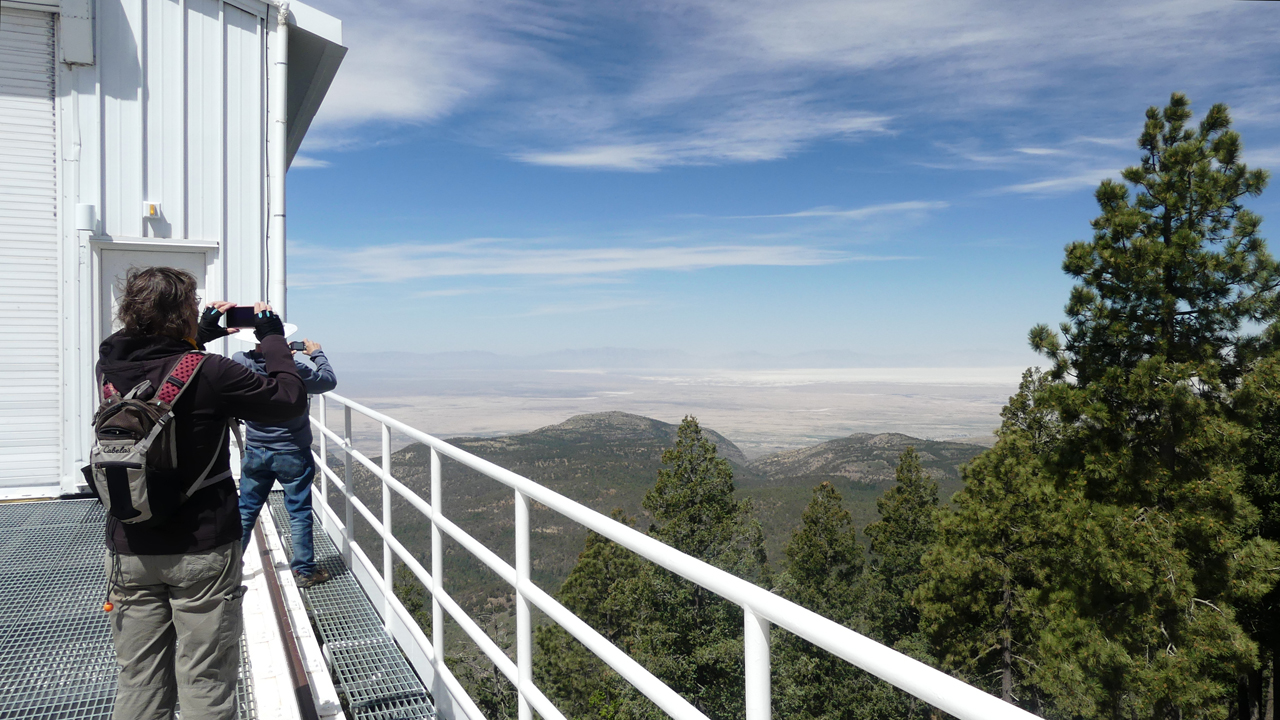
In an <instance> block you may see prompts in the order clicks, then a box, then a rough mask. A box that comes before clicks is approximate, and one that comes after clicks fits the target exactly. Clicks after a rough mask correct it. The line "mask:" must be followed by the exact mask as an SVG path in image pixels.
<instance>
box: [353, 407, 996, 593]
mask: <svg viewBox="0 0 1280 720" xmlns="http://www.w3.org/2000/svg"><path fill="white" fill-rule="evenodd" d="M676 429H677V426H676V425H673V424H671V423H665V422H661V421H659V420H654V419H652V418H647V417H642V416H639V415H631V414H628V413H622V412H608V413H596V414H590V415H578V416H575V417H572V418H569V419H568V420H566V421H565V422H562V423H559V424H557V425H551V426H548V427H544V428H540V429H538V430H534V431H532V432H528V433H522V434H518V435H508V436H503V437H496V438H473V437H461V438H452V439H450V440H449V442H450V443H451V444H453V445H455V446H457V447H460V448H462V449H464V450H467V451H469V452H471V453H473V454H475V455H477V456H479V457H482V458H484V459H486V460H489V461H491V462H494V463H496V464H498V465H500V466H502V467H505V468H507V469H509V470H512V471H514V472H516V473H518V474H520V475H524V476H525V477H528V478H530V479H532V480H534V481H536V482H538V483H541V484H543V485H545V486H546V487H548V488H550V489H552V490H554V491H556V492H558V493H560V494H562V495H565V496H567V497H570V498H572V499H574V500H576V501H578V502H580V503H582V504H584V505H586V506H588V507H590V508H592V509H594V510H597V511H599V512H602V513H605V514H608V513H610V512H611V511H613V510H614V509H615V508H620V509H622V511H623V512H624V513H626V514H627V515H629V516H630V517H632V518H634V519H635V526H636V527H637V528H638V529H644V528H647V527H648V525H649V524H650V522H651V521H652V519H651V518H650V517H648V515H647V513H646V512H645V511H644V509H643V508H642V507H641V501H642V500H643V498H644V495H645V493H646V492H647V491H648V490H649V488H651V487H652V486H653V483H654V481H655V480H656V479H657V475H658V470H659V469H660V468H661V467H662V452H663V451H664V450H666V449H668V448H670V447H671V446H672V445H673V444H674V443H675V438H676ZM703 432H704V433H705V434H706V436H707V437H708V439H710V440H711V441H712V442H714V443H715V444H716V447H717V450H718V452H719V454H720V455H721V456H722V457H725V458H726V459H728V460H729V462H730V464H731V465H732V466H733V470H734V480H735V484H736V485H737V487H738V492H739V494H740V495H741V496H743V497H750V498H751V499H752V501H753V503H754V506H755V513H756V517H757V518H759V520H760V522H761V524H762V525H763V526H764V529H765V535H766V550H767V552H768V555H769V560H770V562H771V564H774V565H775V566H776V565H777V563H778V562H779V561H780V560H781V559H782V557H783V552H782V550H783V547H784V546H785V544H786V542H787V541H788V540H789V539H790V537H791V534H792V532H793V531H794V530H795V528H796V527H797V526H798V525H799V523H800V516H801V513H802V512H803V511H804V508H805V506H806V505H807V504H808V502H809V499H810V496H811V493H812V490H813V488H814V487H815V486H816V485H818V484H820V483H822V482H823V481H831V482H833V483H834V484H835V485H836V487H837V488H838V489H839V490H840V492H841V493H842V494H843V495H844V498H845V505H846V507H847V508H848V509H849V511H850V512H851V513H852V514H853V517H854V522H855V524H856V526H857V527H858V530H859V531H861V530H862V529H863V528H865V527H866V525H867V524H868V523H870V522H872V521H874V520H875V519H876V509H875V500H876V498H877V497H878V496H879V495H880V493H882V492H883V491H884V489H885V488H886V487H888V486H889V485H890V484H891V483H892V482H893V474H894V468H895V467H896V465H897V459H898V455H899V454H900V453H901V452H902V451H903V450H905V449H906V448H907V447H908V446H914V447H915V448H916V450H917V451H918V452H919V453H920V454H921V457H922V459H923V460H924V465H925V467H926V469H927V470H928V471H929V473H930V474H931V475H932V476H934V477H935V478H937V479H938V480H939V484H940V489H941V491H942V492H941V496H942V499H943V500H944V501H945V500H946V499H947V498H949V497H950V495H951V493H952V492H954V491H955V490H956V489H958V488H959V483H960V476H959V472H958V470H957V468H958V466H959V465H960V464H961V463H963V462H965V461H967V460H969V459H970V458H972V457H974V456H975V455H977V454H978V453H979V452H981V451H982V450H983V449H982V448H980V447H977V446H974V445H967V444H964V443H954V442H935V441H929V440H920V439H917V438H911V437H908V436H906V435H897V434H882V435H868V434H859V435H853V436H851V437H848V438H842V439H839V440H833V441H830V442H826V443H822V444H821V445H817V446H814V447H811V448H805V449H802V450H794V451H789V452H783V453H777V454H774V455H769V456H766V457H763V458H759V459H757V460H756V461H754V462H750V463H748V462H747V460H746V458H745V456H744V455H743V454H742V451H741V450H740V449H739V448H738V447H737V446H736V445H734V444H733V442H731V441H730V440H729V439H727V438H725V437H724V436H722V435H720V434H719V433H717V432H715V431H714V430H712V429H710V428H705V427H704V428H703ZM391 464H392V473H393V475H395V477H397V478H398V479H400V480H401V481H402V482H404V483H405V484H406V485H408V486H409V487H411V488H413V489H414V490H415V491H417V492H418V493H419V494H420V495H421V496H422V497H424V498H427V497H429V490H430V451H429V450H427V448H425V447H424V446H422V445H418V444H414V445H409V446H407V447H405V448H404V449H402V450H400V451H398V452H396V453H394V454H393V455H392V463H391ZM442 472H443V475H442V477H443V488H444V496H443V498H442V502H443V504H444V508H445V512H446V514H447V515H448V517H449V518H450V519H452V520H453V521H454V522H455V523H456V524H458V525H459V526H460V527H461V528H463V529H464V530H466V531H467V532H468V533H470V534H471V535H472V536H473V537H475V538H476V539H477V540H479V541H480V542H482V543H484V544H485V545H486V546H487V547H488V548H490V549H491V550H493V551H494V552H496V553H497V554H498V555H499V556H500V557H503V558H504V559H506V560H507V561H508V562H513V560H514V558H513V552H514V507H513V503H514V500H513V492H512V491H511V490H510V489H509V488H507V487H506V486H504V485H502V484H500V483H498V482H496V481H494V480H490V479H489V478H486V477H484V476H482V475H480V474H479V473H476V472H474V471H472V470H470V469H468V468H466V467H465V466H462V465H460V464H458V463H456V462H454V461H452V460H449V459H447V458H445V459H444V460H443V461H442ZM355 485H356V488H357V493H358V495H359V497H360V498H361V500H362V501H364V502H365V503H366V504H367V505H368V506H369V507H371V508H378V507H380V506H381V497H380V486H379V483H377V482H376V479H375V478H374V477H373V476H372V475H371V474H369V473H366V472H362V471H357V473H356V483H355ZM393 508H394V513H393V527H394V528H395V532H396V536H397V537H398V538H399V539H400V540H401V542H403V543H404V544H405V546H406V547H408V548H410V549H411V550H413V551H414V552H415V554H416V555H418V556H419V559H420V560H422V561H423V562H424V564H426V559H427V553H428V551H429V548H430V545H431V543H430V526H429V525H428V523H427V522H426V521H425V520H424V519H421V516H420V515H419V514H418V513H417V512H416V511H415V510H413V509H412V508H411V507H409V505H408V503H406V502H404V501H401V500H399V498H398V496H396V500H395V502H394V503H393ZM340 512H341V511H340ZM531 522H532V528H533V537H532V540H531V543H532V555H533V559H534V562H533V575H534V580H535V582H537V583H538V584H539V585H540V586H542V587H543V588H545V589H547V590H548V591H551V592H554V591H555V590H556V589H558V588H559V586H560V583H561V582H563V581H564V578H565V577H566V576H567V575H568V573H569V570H570V569H572V567H573V565H574V563H575V562H576V561H577V556H578V553H579V552H581V551H582V545H583V541H584V540H585V537H586V531H585V530H584V529H583V528H582V527H580V526H579V525H577V524H576V523H573V522H571V521H568V520H566V519H565V518H563V517H562V516H560V515H559V514H558V513H555V512H552V511H551V510H549V509H547V508H544V507H541V506H538V505H536V504H535V505H534V507H533V509H532V512H531ZM362 525H363V521H362V520H357V531H358V534H359V536H361V537H362V538H363V542H362V543H361V544H362V545H363V546H364V547H365V548H366V550H367V551H369V552H370V555H371V556H372V557H377V556H378V553H380V552H381V548H380V547H379V545H378V543H377V542H376V540H375V539H374V537H373V536H372V533H371V532H369V531H368V530H367V529H365V530H363V531H360V529H361V527H362ZM445 587H446V589H447V590H448V591H449V592H450V594H451V595H453V596H454V598H455V599H456V600H457V601H458V602H459V603H461V604H462V605H463V606H464V607H468V608H470V609H472V610H480V609H482V608H483V607H484V606H485V605H486V604H489V605H494V604H496V605H498V606H505V603H506V597H507V595H508V593H509V589H508V588H507V587H506V585H505V583H503V582H502V581H501V580H500V579H498V578H497V577H496V576H495V575H493V573H492V572H490V571H489V570H488V569H487V568H485V567H483V566H482V565H480V564H479V563H478V562H476V561H474V560H472V559H471V558H470V557H469V556H468V555H467V554H466V553H465V552H463V551H462V550H461V549H460V548H458V547H457V546H456V545H453V544H452V542H450V541H446V557H445Z"/></svg>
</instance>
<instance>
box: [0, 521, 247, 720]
mask: <svg viewBox="0 0 1280 720" xmlns="http://www.w3.org/2000/svg"><path fill="white" fill-rule="evenodd" d="M104 518H105V516H104V514H103V510H102V505H100V504H99V503H98V501H97V500H56V501H49V502H22V503H3V504H0V598H4V602H3V603H0V689H2V692H0V719H3V720H9V719H11V718H12V719H15V720H16V719H17V718H24V719H26V718H30V719H33V720H34V719H35V718H40V719H42V720H44V719H48V720H64V719H65V720H73V719H74V720H93V719H96V718H110V717H111V709H112V707H113V705H114V704H115V699H116V662H115V651H114V649H113V648H112V645H111V629H110V628H109V627H108V625H107V614H106V613H104V612H103V611H102V603H103V601H104V600H105V597H106V578H105V576H104V574H103V552H104V544H103V525H104V521H105V520H104ZM248 678H249V657H248V654H247V652H246V648H245V644H244V642H243V641H242V642H241V643H240V684H239V686H238V687H237V688H236V701H237V706H238V709H239V711H240V712H239V716H240V717H241V718H243V719H245V720H249V719H250V718H253V717H254V713H253V704H254V703H253V692H252V688H251V687H249V680H248Z"/></svg>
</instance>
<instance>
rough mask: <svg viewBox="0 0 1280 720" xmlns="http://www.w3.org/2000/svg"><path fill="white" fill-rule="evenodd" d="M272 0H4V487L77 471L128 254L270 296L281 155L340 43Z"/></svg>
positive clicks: (45, 486)
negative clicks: (95, 376) (95, 374)
mask: <svg viewBox="0 0 1280 720" xmlns="http://www.w3.org/2000/svg"><path fill="white" fill-rule="evenodd" d="M283 7H284V8H285V10H284V13H283V14H284V15H285V16H286V17H287V20H288V25H287V28H282V27H281V26H280V25H279V23H278V18H279V17H280V15H281V10H280V6H279V5H276V4H270V5H269V4H267V3H265V2H261V1H260V0H0V498H16V497H41V496H44V497H48V496H55V495H58V494H60V493H66V492H73V491H75V490H76V489H77V487H78V486H81V485H82V484H83V480H82V478H81V477H80V475H79V470H78V468H79V467H80V466H81V465H83V464H84V463H85V456H86V455H87V452H88V447H89V442H90V441H89V438H88V434H89V430H90V428H89V420H90V417H91V416H92V413H93V410H94V409H95V407H96V399H95V394H94V388H93V382H92V367H93V363H94V361H95V359H96V356H97V350H96V348H97V345H98V342H99V341H100V340H101V339H102V338H103V337H105V336H106V335H108V334H110V332H111V331H112V316H113V309H114V308H113V305H114V295H115V289H116V285H117V283H116V281H117V279H118V278H120V277H121V276H122V275H123V273H124V272H125V271H126V270H127V269H128V268H129V267H131V266H135V265H137V266H145V265H158V264H165V265H172V266H178V267H183V268H186V269H188V270H190V271H192V272H193V273H194V274H195V275H196V278H197V279H198V280H199V282H200V286H201V297H202V298H203V299H204V300H206V301H208V300H214V299H224V298H225V299H229V300H233V301H237V302H243V303H248V302H253V301H255V300H260V299H269V300H270V301H271V302H272V303H274V304H275V305H276V307H277V308H281V309H283V308H284V183H283V181H284V174H285V172H284V171H285V169H286V168H287V166H288V164H289V163H290V162H291V161H292V159H293V156H294V154H295V153H296V152H297V149H298V146H299V145H300V144H301V142H302V138H303V136H304V135H305V133H306V131H307V128H308V126H309V125H310V123H311V119H312V118H313V117H314V115H315V112H316V110H317V109H318V107H319V105H320V102H321V100H323V98H324V95H325V93H326V92H327V90H328V88H329V84H330V82H331V81H332V79H333V76H334V74H335V73H336V71H337V68H338V65H339V63H340V62H341V61H342V58H343V55H344V54H345V53H346V48H344V47H342V25H341V23H340V22H339V21H338V20H336V19H334V18H332V17H330V16H328V15H325V14H324V13H321V12H319V11H317V10H315V9H313V8H310V7H308V6H306V5H303V4H301V3H298V2H293V3H288V4H285V5H284V6H283ZM286 87H287V91H286V90H285V88H286Z"/></svg>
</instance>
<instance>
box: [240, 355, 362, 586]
mask: <svg viewBox="0 0 1280 720" xmlns="http://www.w3.org/2000/svg"><path fill="white" fill-rule="evenodd" d="M303 344H304V346H305V350H303V352H304V353H306V354H307V355H308V356H309V357H310V358H311V362H312V363H313V364H314V365H315V368H314V369H313V368H312V367H310V366H309V365H307V364H305V363H303V362H302V361H301V360H298V359H297V357H295V358H294V361H293V362H294V364H295V365H296V366H297V369H298V375H299V376H300V377H301V378H302V383H303V385H305V386H306V389H307V393H308V394H312V395H314V394H317V393H325V392H329V391H330V390H332V389H334V388H336V387H337V386H338V378H337V376H336V375H334V372H333V367H332V366H331V365H330V364H329V359H328V358H326V357H325V355H324V351H323V350H321V349H320V343H317V342H312V341H311V340H304V341H303ZM295 355H296V353H295ZM231 359H232V360H235V361H236V362H238V363H240V364H241V365H244V366H246V367H248V368H249V369H250V370H253V371H254V372H256V373H259V374H261V375H266V374H267V367H266V363H265V361H264V359H263V357H262V354H261V353H259V352H258V351H257V349H254V350H250V351H248V352H238V353H236V354H235V355H232V356H231ZM245 425H246V427H247V428H248V432H247V433H246V435H245V449H244V459H243V462H242V464H241V467H240V527H241V529H242V530H243V531H244V535H243V537H242V542H241V544H242V546H244V547H248V545H249V536H250V535H251V534H252V533H253V525H254V523H256V522H257V521H258V513H260V512H262V506H263V505H264V504H266V502H267V496H268V495H269V494H270V493H271V488H272V486H274V485H275V484H276V483H280V487H281V488H282V489H283V490H284V506H285V508H286V509H287V510H288V511H289V529H290V531H291V533H292V536H293V562H292V563H290V567H291V568H292V570H293V574H294V577H295V578H296V579H297V582H298V585H299V587H304V588H307V587H311V586H312V585H316V584H318V583H322V582H324V581H325V580H328V579H329V572H328V571H327V570H325V569H324V568H322V567H318V566H317V565H316V553H315V545H314V542H313V540H312V537H311V530H312V515H311V481H312V479H314V478H315V475H316V466H315V461H314V460H313V459H312V457H311V423H310V413H304V414H303V415H301V416H299V417H296V418H294V419H293V420H289V421H286V422H282V423H276V424H268V423H258V422H247V423H245Z"/></svg>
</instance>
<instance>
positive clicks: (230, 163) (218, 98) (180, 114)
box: [81, 0, 267, 302]
mask: <svg viewBox="0 0 1280 720" xmlns="http://www.w3.org/2000/svg"><path fill="white" fill-rule="evenodd" d="M255 4H256V3H246V2H242V3H239V4H238V5H233V4H231V3H229V2H225V1H224V0H184V2H174V1H173V0H113V2H104V3H99V4H98V6H97V7H98V23H99V25H100V32H101V37H102V42H101V44H100V45H101V46H100V47H99V49H98V57H99V62H98V67H97V69H96V71H97V72H98V73H99V76H100V79H101V86H100V87H101V97H100V98H99V102H100V103H101V113H102V114H101V128H100V133H101V136H100V137H101V142H100V144H99V147H100V150H99V152H100V153H101V168H102V171H101V176H100V177H88V178H86V179H87V181H88V182H90V183H93V184H94V185H95V187H92V188H89V187H84V186H82V187H81V194H82V197H83V196H95V195H98V196H100V197H101V198H102V207H101V209H100V213H99V214H100V217H101V219H102V232H103V234H104V235H107V236H110V237H112V238H126V239H127V238H146V239H155V240H171V241H172V244H175V245H180V244H183V243H186V242H192V241H198V242H206V243H207V242H217V243H220V244H221V252H220V254H219V256H218V258H217V262H216V265H217V267H216V269H215V274H216V277H211V278H210V281H211V282H212V283H213V287H211V292H213V293H214V297H221V296H222V293H223V289H224V288H226V292H227V294H228V296H229V297H228V299H232V300H237V301H243V302H253V301H254V300H258V299H262V298H260V297H258V292H259V291H258V289H257V288H258V287H259V286H260V285H261V284H262V283H261V279H260V277H259V276H260V275H261V273H262V266H263V262H262V259H261V256H262V249H263V247H264V243H265V233H266V220H265V207H264V205H265V198H264V183H265V177H264V175H265V172H266V164H265V158H266V155H265V153H266V129H265V128H266V117H265V107H266V105H265V102H266V97H265V93H266V84H265V76H266V71H267V66H266V38H267V31H266V21H265V17H264V15H265V13H266V11H267V6H266V5H262V7H261V10H262V13H263V14H256V13H253V12H249V11H246V10H244V9H242V6H246V5H255ZM99 183H100V185H98V184H99ZM144 202H149V203H159V204H160V217H159V218H158V219H146V220H144V219H143V217H142V204H143V203H144ZM242 276H243V278H242ZM104 280H105V278H104ZM248 289H252V291H253V292H251V293H245V291H246V290H248ZM232 296H234V297H232Z"/></svg>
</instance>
